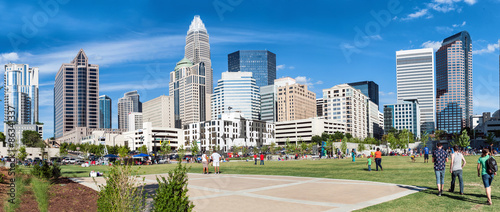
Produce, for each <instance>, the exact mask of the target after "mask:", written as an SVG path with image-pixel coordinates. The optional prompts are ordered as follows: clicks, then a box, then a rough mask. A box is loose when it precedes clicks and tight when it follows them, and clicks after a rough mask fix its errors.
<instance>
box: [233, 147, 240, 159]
mask: <svg viewBox="0 0 500 212" xmlns="http://www.w3.org/2000/svg"><path fill="white" fill-rule="evenodd" d="M239 151H240V147H239V146H238V145H234V146H233V155H235V156H236V155H238V152H239Z"/></svg>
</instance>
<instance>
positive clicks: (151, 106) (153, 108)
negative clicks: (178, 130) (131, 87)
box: [142, 95, 175, 128]
mask: <svg viewBox="0 0 500 212" xmlns="http://www.w3.org/2000/svg"><path fill="white" fill-rule="evenodd" d="M142 116H143V120H144V122H151V124H152V127H166V128H174V127H175V122H174V97H173V96H165V95H162V96H159V97H156V98H154V99H152V100H149V101H147V102H144V103H143V105H142Z"/></svg>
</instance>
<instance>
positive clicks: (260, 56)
mask: <svg viewBox="0 0 500 212" xmlns="http://www.w3.org/2000/svg"><path fill="white" fill-rule="evenodd" d="M227 67H228V71H229V72H252V73H253V78H255V80H256V81H257V86H259V87H262V86H266V85H272V84H273V83H274V80H275V79H276V54H274V53H272V52H270V51H267V50H240V51H236V52H233V53H231V54H228V55H227Z"/></svg>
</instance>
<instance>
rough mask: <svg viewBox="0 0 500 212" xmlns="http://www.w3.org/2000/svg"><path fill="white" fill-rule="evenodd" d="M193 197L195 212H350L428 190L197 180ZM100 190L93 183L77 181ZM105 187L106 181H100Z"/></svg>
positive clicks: (282, 180)
mask: <svg viewBox="0 0 500 212" xmlns="http://www.w3.org/2000/svg"><path fill="white" fill-rule="evenodd" d="M156 176H164V177H167V174H159V175H142V176H141V179H142V177H144V178H145V181H144V183H146V186H145V190H146V192H148V193H150V194H153V193H154V190H155V189H156V188H157V182H156ZM188 176H189V185H188V189H189V197H190V199H191V200H192V201H193V202H194V205H195V208H194V210H195V211H351V210H356V209H361V208H365V207H368V206H371V205H376V204H379V203H383V202H386V201H390V200H393V199H397V198H400V197H403V196H406V195H409V194H412V193H415V192H418V191H421V190H423V189H425V188H419V187H415V186H407V185H397V184H389V183H377V182H369V181H357V180H337V179H325V178H309V177H290V176H270V175H234V174H220V175H215V174H209V175H203V174H192V173H189V174H188ZM72 180H73V181H76V182H79V183H81V184H83V185H85V186H88V187H90V188H93V189H95V190H97V189H98V188H97V186H96V184H95V183H94V182H93V180H92V178H89V177H85V178H72ZM96 182H97V184H104V183H105V181H104V178H102V177H99V178H96Z"/></svg>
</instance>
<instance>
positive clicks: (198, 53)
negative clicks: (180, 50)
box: [184, 15, 213, 94]
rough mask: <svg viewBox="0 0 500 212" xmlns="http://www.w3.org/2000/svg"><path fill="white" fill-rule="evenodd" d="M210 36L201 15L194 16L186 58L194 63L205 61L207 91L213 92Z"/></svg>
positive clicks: (186, 48) (186, 47) (205, 85)
mask: <svg viewBox="0 0 500 212" xmlns="http://www.w3.org/2000/svg"><path fill="white" fill-rule="evenodd" d="M208 37H209V36H208V32H207V29H206V28H205V24H203V22H202V21H201V19H200V16H198V15H196V16H194V19H193V21H191V25H189V30H188V32H187V36H186V46H185V48H184V50H185V52H184V58H187V59H188V60H190V61H191V62H192V63H193V64H199V63H201V62H203V64H204V74H203V76H204V82H203V83H204V88H205V93H208V94H211V93H212V92H213V70H212V61H211V59H210V43H209V42H208Z"/></svg>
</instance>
